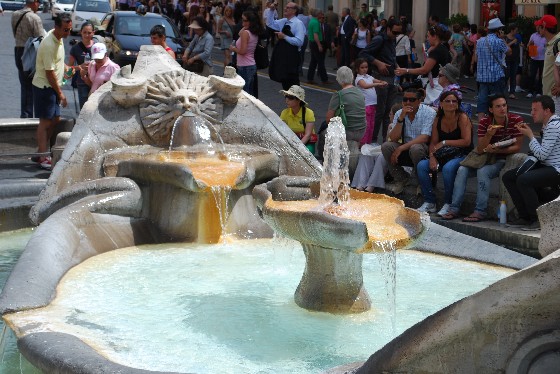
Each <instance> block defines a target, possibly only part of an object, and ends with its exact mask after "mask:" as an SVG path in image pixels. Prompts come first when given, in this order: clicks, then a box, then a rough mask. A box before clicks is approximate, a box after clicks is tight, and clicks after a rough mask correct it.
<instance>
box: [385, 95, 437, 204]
mask: <svg viewBox="0 0 560 374" xmlns="http://www.w3.org/2000/svg"><path fill="white" fill-rule="evenodd" d="M423 96H424V92H423V90H421V89H416V88H408V89H407V90H405V92H404V95H403V99H402V103H403V108H402V109H401V110H399V111H397V113H395V118H394V119H393V124H394V127H393V129H392V130H391V132H389V134H388V135H387V138H388V139H389V140H388V141H387V142H385V143H383V145H382V146H381V153H383V157H385V160H386V161H387V164H388V168H389V173H390V174H391V176H392V177H393V179H394V185H393V186H392V191H393V193H394V194H395V195H398V194H400V193H401V192H402V191H403V189H404V186H406V183H407V180H408V174H407V173H406V172H405V171H404V169H403V166H413V167H416V165H417V164H418V162H420V160H422V159H424V158H426V157H428V142H429V141H430V135H431V134H432V123H433V122H434V118H435V116H436V111H435V110H434V109H432V108H430V107H429V106H427V105H424V104H421V103H420V101H421V100H422V98H423ZM401 139H402V143H399V140H401Z"/></svg>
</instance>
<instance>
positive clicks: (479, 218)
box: [463, 212, 486, 223]
mask: <svg viewBox="0 0 560 374" xmlns="http://www.w3.org/2000/svg"><path fill="white" fill-rule="evenodd" d="M485 220H486V216H483V215H481V214H480V213H476V212H474V213H473V214H471V215H470V216H468V217H465V218H463V222H475V223H476V222H482V221H485Z"/></svg>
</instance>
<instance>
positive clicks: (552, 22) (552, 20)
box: [535, 14, 558, 27]
mask: <svg viewBox="0 0 560 374" xmlns="http://www.w3.org/2000/svg"><path fill="white" fill-rule="evenodd" d="M543 23H546V26H547V27H555V26H556V25H557V24H558V21H557V20H556V17H554V16H551V15H550V14H545V15H544V16H542V18H541V19H540V20H538V21H535V26H542V24H543Z"/></svg>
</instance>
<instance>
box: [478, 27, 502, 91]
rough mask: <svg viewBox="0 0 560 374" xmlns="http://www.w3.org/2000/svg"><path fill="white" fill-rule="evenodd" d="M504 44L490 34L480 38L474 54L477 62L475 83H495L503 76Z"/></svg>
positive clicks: (494, 35)
mask: <svg viewBox="0 0 560 374" xmlns="http://www.w3.org/2000/svg"><path fill="white" fill-rule="evenodd" d="M507 49H508V47H507V45H506V42H504V41H503V40H502V39H500V38H498V37H497V36H496V34H494V33H491V34H488V36H486V37H484V38H480V39H479V40H478V42H477V43H476V54H477V56H478V61H477V65H476V81H477V82H483V83H493V82H497V81H498V80H499V79H501V78H503V77H504V76H505V74H504V69H502V66H503V65H504V61H505V57H506V51H507Z"/></svg>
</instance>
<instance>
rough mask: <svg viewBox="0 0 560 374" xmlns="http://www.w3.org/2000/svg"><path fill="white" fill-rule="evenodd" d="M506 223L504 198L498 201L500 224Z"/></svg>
mask: <svg viewBox="0 0 560 374" xmlns="http://www.w3.org/2000/svg"><path fill="white" fill-rule="evenodd" d="M506 223H507V206H506V202H505V200H502V201H501V202H500V225H505V224H506Z"/></svg>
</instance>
